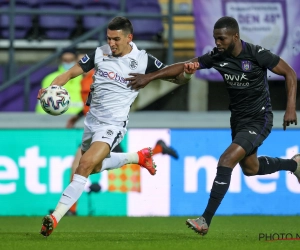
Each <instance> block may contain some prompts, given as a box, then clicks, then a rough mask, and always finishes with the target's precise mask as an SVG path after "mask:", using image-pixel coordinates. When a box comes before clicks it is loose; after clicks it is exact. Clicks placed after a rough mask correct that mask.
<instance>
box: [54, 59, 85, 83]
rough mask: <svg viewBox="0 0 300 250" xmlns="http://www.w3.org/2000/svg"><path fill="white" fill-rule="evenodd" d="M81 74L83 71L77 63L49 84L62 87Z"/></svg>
mask: <svg viewBox="0 0 300 250" xmlns="http://www.w3.org/2000/svg"><path fill="white" fill-rule="evenodd" d="M83 73H84V71H83V69H82V68H81V66H80V65H79V64H78V63H76V64H75V65H74V66H73V67H72V68H71V69H69V70H67V71H66V72H64V73H62V74H61V75H59V76H58V77H56V78H55V79H54V80H53V82H52V83H51V85H58V86H64V85H65V84H66V83H67V82H68V81H69V80H71V79H73V78H75V77H77V76H79V75H81V74H83Z"/></svg>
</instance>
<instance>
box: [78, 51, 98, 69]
mask: <svg viewBox="0 0 300 250" xmlns="http://www.w3.org/2000/svg"><path fill="white" fill-rule="evenodd" d="M95 54H96V51H94V52H92V53H89V54H86V55H85V56H84V57H82V58H81V59H80V60H79V62H78V63H79V65H80V67H81V68H82V70H83V71H84V72H89V71H90V70H91V69H93V68H95Z"/></svg>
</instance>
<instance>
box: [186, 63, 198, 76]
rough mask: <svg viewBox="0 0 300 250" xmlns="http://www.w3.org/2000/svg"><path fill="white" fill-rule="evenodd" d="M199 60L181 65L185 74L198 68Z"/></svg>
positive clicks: (192, 72) (191, 72)
mask: <svg viewBox="0 0 300 250" xmlns="http://www.w3.org/2000/svg"><path fill="white" fill-rule="evenodd" d="M199 66H200V64H199V62H188V63H185V64H184V66H183V70H184V72H185V73H187V74H194V73H195V72H196V71H197V69H199Z"/></svg>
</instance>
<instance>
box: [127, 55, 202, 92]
mask: <svg viewBox="0 0 300 250" xmlns="http://www.w3.org/2000/svg"><path fill="white" fill-rule="evenodd" d="M189 62H198V58H193V59H191V60H189V61H187V62H180V63H175V64H172V65H170V66H167V67H165V68H163V69H161V70H158V71H155V72H152V73H149V74H146V75H144V74H136V73H132V74H130V75H131V76H132V77H130V78H126V80H127V81H129V83H128V85H127V86H128V87H130V88H131V89H136V90H138V89H141V88H144V87H145V86H146V85H147V84H148V83H149V82H151V81H153V80H156V79H166V80H168V79H175V81H174V82H176V83H178V84H182V83H184V82H185V81H186V80H185V79H183V78H184V76H183V72H184V68H185V64H186V63H189Z"/></svg>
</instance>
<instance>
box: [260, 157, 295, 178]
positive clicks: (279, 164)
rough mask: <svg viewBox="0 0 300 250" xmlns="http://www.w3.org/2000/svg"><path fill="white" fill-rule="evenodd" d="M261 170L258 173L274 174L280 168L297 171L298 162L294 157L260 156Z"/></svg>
mask: <svg viewBox="0 0 300 250" xmlns="http://www.w3.org/2000/svg"><path fill="white" fill-rule="evenodd" d="M258 161H259V170H258V172H257V175H265V174H272V173H275V172H277V171H280V170H285V171H291V172H295V171H296V169H297V162H295V161H294V160H292V159H281V158H272V157H268V156H261V157H258Z"/></svg>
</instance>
